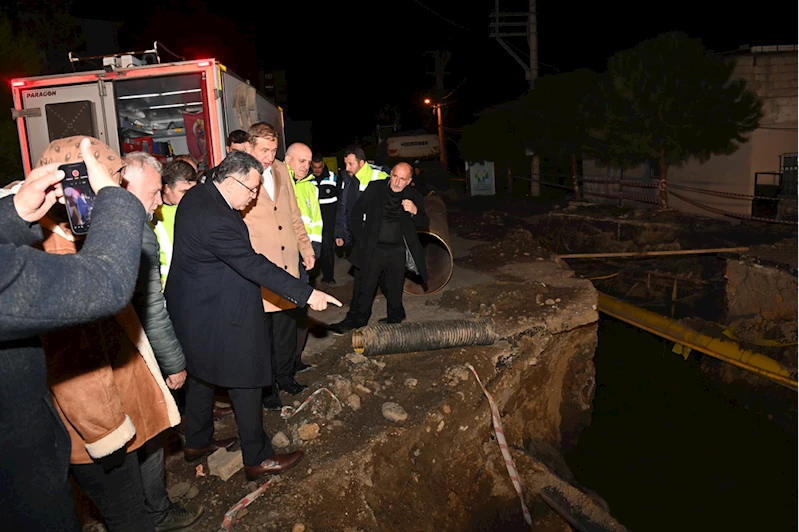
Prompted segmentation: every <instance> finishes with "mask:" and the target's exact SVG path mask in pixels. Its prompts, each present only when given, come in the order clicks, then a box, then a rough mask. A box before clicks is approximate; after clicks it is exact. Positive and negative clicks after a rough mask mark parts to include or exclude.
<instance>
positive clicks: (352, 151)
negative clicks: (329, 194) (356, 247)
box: [336, 144, 388, 247]
mask: <svg viewBox="0 0 799 532" xmlns="http://www.w3.org/2000/svg"><path fill="white" fill-rule="evenodd" d="M344 167H345V169H346V171H347V173H348V174H349V176H350V179H349V180H348V182H347V183H342V186H343V190H342V192H341V197H340V198H339V207H338V217H337V219H336V245H337V246H338V247H346V246H351V245H352V232H351V229H350V213H351V212H352V207H353V205H355V201H356V200H357V199H358V198H359V197H360V195H361V193H362V192H363V191H364V190H366V187H367V186H369V183H371V182H372V181H380V180H382V179H386V178H387V177H388V174H387V173H386V172H383V171H382V170H380V169H379V168H377V167H375V166H372V165H371V164H368V163H367V162H366V152H364V151H363V148H361V147H360V146H356V145H354V144H352V145H350V146H347V149H346V150H345V152H344ZM341 177H343V176H341Z"/></svg>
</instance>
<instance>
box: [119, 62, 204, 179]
mask: <svg viewBox="0 0 799 532" xmlns="http://www.w3.org/2000/svg"><path fill="white" fill-rule="evenodd" d="M201 83H202V76H201V75H200V74H199V73H197V74H180V75H173V76H162V77H149V78H138V79H130V80H115V81H114V93H115V97H116V109H117V123H118V126H119V143H120V147H121V151H122V153H123V154H125V153H130V152H132V151H146V152H150V153H152V154H153V155H154V156H156V157H157V158H159V159H161V160H162V161H164V162H165V161H166V160H167V159H168V158H170V157H172V156H173V155H181V154H189V155H191V156H192V157H194V159H195V160H196V161H199V162H201V163H207V153H208V146H207V132H206V128H207V127H208V119H207V116H206V110H205V109H204V107H203V104H202V89H201ZM201 166H203V167H204V166H205V164H201Z"/></svg>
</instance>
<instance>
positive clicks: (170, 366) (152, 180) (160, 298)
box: [123, 152, 203, 531]
mask: <svg viewBox="0 0 799 532" xmlns="http://www.w3.org/2000/svg"><path fill="white" fill-rule="evenodd" d="M123 162H124V164H125V170H124V175H123V185H124V186H125V188H126V189H127V190H128V191H129V192H131V193H132V194H133V195H134V196H136V197H137V198H139V201H141V202H142V205H144V209H145V211H146V212H147V215H148V217H150V218H151V217H152V215H153V213H154V212H155V210H156V209H157V208H158V206H159V205H161V170H162V167H161V163H160V162H158V160H157V159H156V158H155V157H153V156H152V155H150V154H149V153H144V152H133V153H129V154H127V155H125V157H124V159H123ZM145 226H146V227H145V228H144V232H143V233H142V252H141V261H140V263H139V277H138V279H137V281H136V290H135V292H134V294H133V300H132V301H131V303H132V304H133V308H134V309H135V310H136V314H138V316H139V319H140V320H141V322H142V326H143V327H144V332H145V333H146V334H147V339H148V340H149V341H150V345H151V347H152V348H153V353H154V354H155V358H156V360H157V361H158V366H159V367H160V368H161V373H163V375H164V377H165V380H166V384H167V386H169V387H170V388H172V389H173V390H177V389H179V388H181V387H182V386H183V383H184V382H186V357H185V356H184V355H183V348H182V347H181V345H180V342H179V341H178V339H177V336H175V330H174V329H173V328H172V321H171V319H170V318H169V313H168V312H167V310H166V300H165V299H164V294H163V292H161V270H160V262H159V257H158V254H159V249H158V239H157V238H156V236H155V232H154V231H153V229H152V227H150V224H149V223H147V222H145ZM138 452H139V469H140V470H141V478H142V485H143V487H144V495H145V504H146V506H147V512H148V513H149V514H150V517H151V518H152V520H153V522H154V523H155V525H156V530H158V531H160V530H182V529H184V528H187V527H189V526H191V525H193V524H194V523H195V522H196V521H197V519H199V517H200V516H201V515H202V513H203V508H202V507H201V506H198V505H195V504H186V505H185V506H184V505H181V504H178V503H173V502H171V501H170V500H169V496H168V495H167V492H166V485H165V484H164V482H165V476H164V475H165V471H164V468H165V464H164V439H163V434H161V435H159V436H157V437H155V438H153V439H151V440H150V441H148V442H147V443H145V444H144V445H143V446H142V447H141V448H140V449H139V451H138Z"/></svg>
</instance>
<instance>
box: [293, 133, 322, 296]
mask: <svg viewBox="0 0 799 532" xmlns="http://www.w3.org/2000/svg"><path fill="white" fill-rule="evenodd" d="M284 162H285V163H286V167H287V168H288V170H289V175H290V176H291V178H292V180H293V182H294V195H295V196H296V197H297V206H298V207H299V208H300V214H301V215H302V222H303V224H305V232H306V233H308V239H309V240H310V241H311V247H312V248H313V251H314V255H315V256H317V257H319V256H320V254H321V253H322V227H323V220H322V209H321V206H320V203H319V195H318V193H317V189H316V183H315V178H314V176H313V175H312V174H311V175H309V174H308V170H309V168H310V165H311V149H310V148H309V147H308V146H307V145H305V144H303V143H301V142H295V143H294V144H292V145H291V146H289V147H288V149H287V150H286V157H285V161H284ZM300 279H303V280H305V281H308V272H307V271H306V270H305V268H300Z"/></svg>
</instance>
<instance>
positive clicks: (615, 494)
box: [566, 316, 798, 531]
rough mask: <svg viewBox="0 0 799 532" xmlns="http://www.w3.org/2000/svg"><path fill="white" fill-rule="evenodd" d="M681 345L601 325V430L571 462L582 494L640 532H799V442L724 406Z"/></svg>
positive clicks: (613, 323) (596, 414)
mask: <svg viewBox="0 0 799 532" xmlns="http://www.w3.org/2000/svg"><path fill="white" fill-rule="evenodd" d="M672 345H673V344H672V343H670V342H668V341H665V340H662V339H661V338H659V337H657V336H653V335H651V334H649V333H647V332H644V331H641V330H639V329H636V328H634V327H632V326H631V325H628V324H626V323H624V322H621V321H618V320H615V319H612V318H608V317H606V316H601V322H600V326H599V346H598V348H597V352H596V356H595V358H594V362H595V364H596V379H597V387H596V396H595V399H594V411H593V421H592V424H591V426H590V427H588V428H587V429H586V430H585V431H584V432H583V434H582V435H581V436H580V440H579V442H578V444H577V446H576V447H575V448H574V449H572V450H571V451H569V452H568V453H567V454H566V461H567V463H568V464H569V467H570V468H571V469H572V471H573V472H574V474H575V476H576V477H577V479H578V481H579V482H580V484H582V485H584V486H586V487H589V488H591V489H592V490H594V491H596V492H597V493H599V494H600V495H601V496H602V497H603V498H604V499H605V500H606V501H607V502H608V504H609V506H610V511H611V514H612V515H613V516H614V517H615V518H616V519H617V520H619V522H621V523H622V524H624V525H625V526H626V527H627V528H628V529H630V530H634V531H635V530H647V531H653V530H654V531H659V530H663V531H674V530H725V531H732V530H741V531H744V530H745V531H751V530H780V531H784V530H796V529H797V465H798V464H797V436H796V434H795V433H790V432H789V431H785V430H783V429H782V428H780V427H779V426H777V425H776V424H774V423H772V422H770V421H769V420H768V418H767V416H765V415H759V414H757V413H755V412H750V411H747V410H745V409H744V408H743V407H740V406H737V407H736V406H734V405H732V404H730V402H729V401H727V400H725V399H722V398H721V397H720V396H719V395H717V394H716V393H714V392H713V391H711V388H710V387H708V386H706V382H705V379H706V378H707V377H705V376H704V375H703V374H702V372H701V371H700V369H699V358H698V357H699V356H700V355H692V356H689V358H688V359H687V360H685V359H683V357H682V356H680V355H677V354H675V353H672V351H671V348H672ZM793 397H794V400H795V395H794V396H793Z"/></svg>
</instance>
